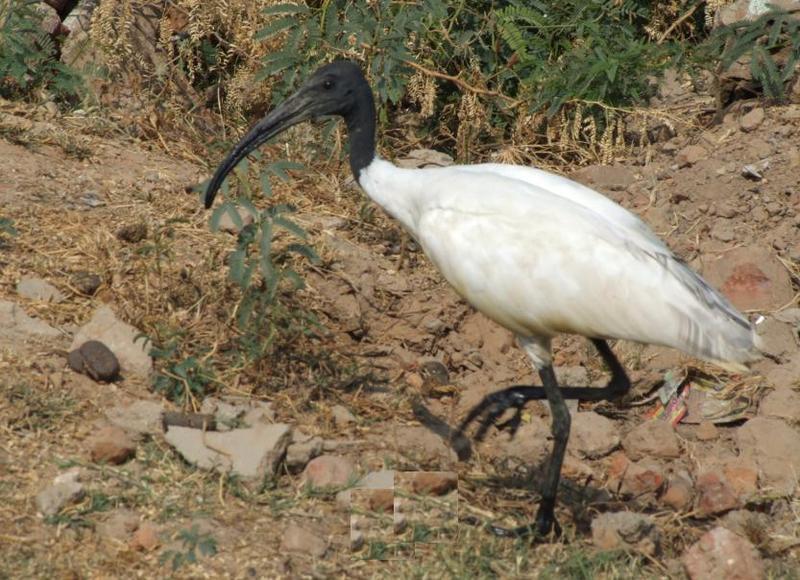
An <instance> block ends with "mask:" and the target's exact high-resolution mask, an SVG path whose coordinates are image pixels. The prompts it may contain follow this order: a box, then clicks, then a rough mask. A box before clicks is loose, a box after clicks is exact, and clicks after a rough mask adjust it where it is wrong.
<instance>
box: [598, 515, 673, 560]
mask: <svg viewBox="0 0 800 580" xmlns="http://www.w3.org/2000/svg"><path fill="white" fill-rule="evenodd" d="M592 542H593V543H594V545H595V546H597V547H598V548H599V549H601V550H619V549H633V550H636V551H638V552H642V553H644V554H647V555H649V556H652V555H654V554H656V553H657V552H658V549H659V545H658V543H659V533H658V529H657V528H656V525H655V523H653V521H652V520H651V519H650V518H649V517H648V516H645V515H642V514H637V513H634V512H609V513H604V514H600V515H599V516H597V517H596V518H595V519H594V520H592Z"/></svg>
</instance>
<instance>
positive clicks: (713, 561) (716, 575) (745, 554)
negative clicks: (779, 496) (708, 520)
mask: <svg viewBox="0 0 800 580" xmlns="http://www.w3.org/2000/svg"><path fill="white" fill-rule="evenodd" d="M681 561H682V562H683V565H684V567H685V568H686V574H687V575H688V576H689V578H690V579H691V580H711V579H715V580H716V579H719V580H723V579H724V580H758V579H761V578H764V565H763V563H762V562H761V558H760V557H759V555H758V552H757V551H756V549H755V548H754V547H753V545H752V544H751V543H750V542H748V541H747V540H745V539H744V538H742V537H741V536H738V535H736V534H734V533H733V532H731V531H730V530H727V529H725V528H723V527H720V526H717V527H716V528H714V529H713V530H711V531H709V532H706V533H705V534H704V535H703V536H702V537H701V538H700V540H699V541H698V542H697V543H696V544H694V545H693V546H692V547H691V548H689V549H688V550H687V551H686V553H685V554H684V555H683V557H682V558H681Z"/></svg>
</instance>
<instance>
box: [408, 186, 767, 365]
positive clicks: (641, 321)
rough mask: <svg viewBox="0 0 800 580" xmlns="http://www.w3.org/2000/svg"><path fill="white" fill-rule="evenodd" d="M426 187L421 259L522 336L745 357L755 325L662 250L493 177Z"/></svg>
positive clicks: (564, 203) (547, 195) (613, 224)
mask: <svg viewBox="0 0 800 580" xmlns="http://www.w3.org/2000/svg"><path fill="white" fill-rule="evenodd" d="M426 187H427V188H428V190H427V192H426V195H425V197H424V200H425V201H424V202H423V205H422V206H421V208H420V213H419V221H418V223H417V226H416V228H415V229H416V233H417V237H418V239H419V241H420V243H421V244H422V246H423V248H424V249H425V251H426V253H427V254H428V255H429V256H430V258H431V260H432V261H433V262H434V263H435V264H436V266H437V267H438V268H439V269H440V270H441V272H442V274H443V275H444V276H445V278H446V279H447V280H448V281H449V282H450V283H451V284H452V285H453V286H454V287H455V289H456V290H457V291H458V292H459V293H460V294H461V295H462V296H464V297H465V298H466V299H467V300H469V301H470V302H471V303H472V304H473V305H474V306H475V307H477V308H478V309H479V310H481V311H483V312H484V313H485V314H487V315H488V316H489V317H491V318H493V319H494V320H496V321H497V322H499V323H500V324H502V325H504V326H506V327H507V328H509V329H511V330H512V331H514V332H516V333H517V334H520V335H523V336H524V335H526V334H527V335H543V336H552V335H554V334H558V333H562V332H566V333H575V334H582V335H585V336H593V337H614V338H623V339H628V340H634V341H639V342H647V343H653V344H662V345H667V346H672V347H675V348H679V349H681V350H684V351H686V352H689V353H691V354H694V355H696V356H699V357H701V358H705V359H707V360H712V361H714V362H725V361H733V362H743V361H746V360H750V358H752V356H750V354H748V353H750V351H752V350H753V340H754V339H753V333H752V330H751V327H750V324H749V323H748V322H747V321H746V320H745V319H744V318H743V317H741V315H739V314H738V313H737V312H736V310H735V309H734V308H733V307H732V306H730V304H729V303H728V302H727V301H726V300H725V299H724V298H723V297H722V296H721V295H719V294H718V293H717V292H716V291H714V290H713V289H712V288H711V287H709V286H708V285H707V284H706V283H705V282H704V281H703V280H702V279H701V278H700V277H699V276H697V275H696V274H694V273H693V272H691V270H689V269H688V268H686V266H684V265H683V264H681V263H680V262H678V261H677V260H676V259H675V258H674V257H673V256H672V254H671V253H670V252H669V250H668V249H666V247H665V246H663V244H660V245H656V244H652V243H647V244H642V243H640V237H639V236H638V235H637V234H636V233H635V232H634V233H632V232H631V230H630V229H629V228H626V227H624V225H622V224H620V222H619V220H617V221H614V220H609V219H607V218H606V217H605V216H604V215H600V214H598V213H597V212H595V211H592V210H591V209H590V208H587V207H585V206H584V205H581V204H578V203H576V202H573V201H571V200H570V199H567V198H564V197H561V196H556V195H553V194H552V193H551V192H550V191H547V190H544V189H542V188H538V187H535V186H533V185H530V184H528V183H524V182H520V181H519V180H515V179H511V178H507V177H503V176H499V175H497V174H492V173H489V174H483V173H480V172H475V171H469V172H462V171H457V170H454V171H449V172H445V173H440V174H439V176H438V177H435V178H434V179H429V180H428V181H427V185H426ZM645 227H646V226H645ZM648 231H649V230H648ZM656 240H657V239H656Z"/></svg>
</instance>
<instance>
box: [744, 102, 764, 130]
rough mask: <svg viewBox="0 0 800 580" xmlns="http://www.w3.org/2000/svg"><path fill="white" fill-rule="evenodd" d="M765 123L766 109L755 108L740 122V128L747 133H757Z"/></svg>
mask: <svg viewBox="0 0 800 580" xmlns="http://www.w3.org/2000/svg"><path fill="white" fill-rule="evenodd" d="M763 122H764V109H762V108H761V107H755V108H753V109H751V110H750V111H749V112H748V113H746V114H745V115H744V116H742V118H741V119H740V120H739V128H740V129H741V130H742V131H744V132H745V133H749V132H750V131H755V130H756V129H758V128H759V127H760V126H761V123H763Z"/></svg>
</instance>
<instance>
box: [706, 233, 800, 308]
mask: <svg viewBox="0 0 800 580" xmlns="http://www.w3.org/2000/svg"><path fill="white" fill-rule="evenodd" d="M702 273H703V276H704V277H705V278H706V279H707V280H708V282H709V283H711V285H712V286H714V287H716V288H719V289H720V290H721V291H722V292H723V294H725V296H727V297H728V299H729V300H730V301H731V302H732V303H733V305H734V306H736V307H737V308H738V309H740V310H775V309H777V308H779V307H781V306H783V305H785V304H787V303H788V302H789V301H790V300H791V299H792V298H793V296H794V292H793V290H792V282H791V279H790V278H789V274H788V273H787V271H786V268H785V267H784V266H783V264H781V263H780V262H779V261H778V260H777V258H775V256H774V255H773V254H772V252H770V251H769V250H767V249H764V248H761V247H759V246H744V247H739V248H733V249H732V250H730V251H728V252H726V253H725V254H723V255H721V256H720V257H719V258H718V259H715V260H713V261H708V262H704V263H703V272H702Z"/></svg>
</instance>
